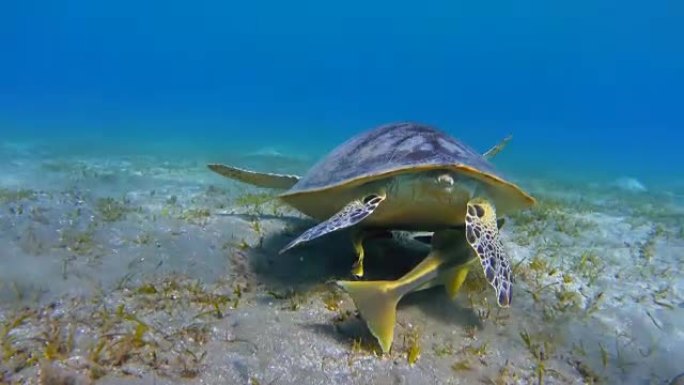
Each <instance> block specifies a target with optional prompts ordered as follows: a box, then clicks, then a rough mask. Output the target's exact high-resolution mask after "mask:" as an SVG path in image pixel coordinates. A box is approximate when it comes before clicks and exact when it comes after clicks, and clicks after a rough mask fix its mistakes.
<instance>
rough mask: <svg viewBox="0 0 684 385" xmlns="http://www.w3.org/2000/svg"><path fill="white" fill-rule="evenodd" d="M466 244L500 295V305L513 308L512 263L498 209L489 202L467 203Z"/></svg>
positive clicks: (477, 199)
mask: <svg viewBox="0 0 684 385" xmlns="http://www.w3.org/2000/svg"><path fill="white" fill-rule="evenodd" d="M501 225H503V223H501ZM466 240H467V241H468V244H469V245H470V246H471V247H472V248H473V250H474V251H475V253H476V254H477V256H478V257H479V259H480V263H481V264H482V268H483V269H484V274H485V277H486V278H487V281H488V282H489V284H490V285H491V286H492V287H493V288H494V290H495V291H496V300H497V303H498V304H499V306H501V307H508V306H510V305H511V300H512V296H513V283H512V275H513V273H512V269H511V263H510V261H509V258H508V255H507V254H506V251H505V250H504V247H503V244H502V243H501V238H500V236H499V229H498V228H497V220H496V211H495V209H494V206H493V205H492V204H491V203H490V202H488V201H487V200H485V199H482V198H474V199H472V200H470V201H469V202H468V203H467V210H466Z"/></svg>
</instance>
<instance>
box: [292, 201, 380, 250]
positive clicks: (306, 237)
mask: <svg viewBox="0 0 684 385" xmlns="http://www.w3.org/2000/svg"><path fill="white" fill-rule="evenodd" d="M383 200H385V195H376V194H371V195H368V196H366V197H364V198H363V199H359V200H355V201H352V202H351V203H349V204H347V205H346V206H344V208H342V210H340V211H339V212H338V213H337V214H335V215H333V216H332V217H330V218H329V219H328V220H327V221H324V222H321V223H319V224H317V225H316V226H314V227H312V228H310V229H308V230H306V231H305V232H304V233H302V235H300V236H299V237H297V238H296V239H295V240H293V241H292V242H290V243H289V244H288V245H287V246H285V247H284V248H283V249H282V250H280V254H282V253H284V252H286V251H287V250H289V249H291V248H293V247H295V246H297V245H298V244H300V243H304V242H309V241H311V240H313V239H316V238H318V237H320V236H323V235H325V234H328V233H332V232H333V231H337V230H341V229H345V228H348V227H351V226H354V225H355V224H357V223H359V222H361V221H362V220H364V219H365V218H366V217H368V216H369V215H371V214H373V211H375V209H376V208H377V207H378V206H379V205H380V203H381V202H382V201H383Z"/></svg>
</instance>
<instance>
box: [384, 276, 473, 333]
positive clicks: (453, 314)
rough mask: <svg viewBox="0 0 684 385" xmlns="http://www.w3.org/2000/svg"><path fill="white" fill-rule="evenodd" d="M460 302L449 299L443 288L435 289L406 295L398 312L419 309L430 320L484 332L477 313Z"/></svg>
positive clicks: (400, 303) (398, 307)
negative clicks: (474, 328)
mask: <svg viewBox="0 0 684 385" xmlns="http://www.w3.org/2000/svg"><path fill="white" fill-rule="evenodd" d="M459 302H460V301H459V300H458V299H456V300H453V301H452V300H451V299H449V297H448V296H447V295H446V293H445V291H444V288H443V287H433V288H430V289H426V290H421V291H418V292H414V293H410V294H408V295H406V296H405V297H404V298H402V300H401V301H400V302H399V305H398V306H397V311H401V310H408V309H410V308H418V309H419V310H420V311H421V312H422V313H423V314H426V315H427V316H428V317H429V318H430V319H435V320H438V321H440V323H443V324H446V325H459V326H462V327H464V328H466V327H476V328H477V329H478V330H482V329H483V328H484V324H483V323H482V320H481V318H480V317H479V316H478V315H477V313H475V311H474V310H473V309H471V308H469V307H465V306H462V305H461V304H459Z"/></svg>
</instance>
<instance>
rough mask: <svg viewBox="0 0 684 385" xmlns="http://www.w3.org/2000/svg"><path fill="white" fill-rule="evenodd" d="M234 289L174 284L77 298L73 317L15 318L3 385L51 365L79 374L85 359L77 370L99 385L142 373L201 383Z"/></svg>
mask: <svg viewBox="0 0 684 385" xmlns="http://www.w3.org/2000/svg"><path fill="white" fill-rule="evenodd" d="M226 290H227V289H226V288H220V287H214V288H211V287H207V286H206V285H203V284H201V283H200V282H197V281H192V280H188V279H185V278H182V277H167V278H165V279H163V280H159V281H154V282H146V283H143V284H141V285H140V286H137V287H132V288H123V289H120V290H119V291H118V292H117V293H114V294H115V295H113V296H108V297H107V298H108V299H107V300H105V298H104V297H101V296H96V297H95V298H93V299H92V300H89V301H86V302H81V301H79V300H76V299H73V300H71V301H70V302H69V303H68V304H64V307H66V310H64V309H62V310H60V309H57V308H56V307H55V305H54V304H51V305H46V306H43V307H40V308H36V309H28V308H27V309H20V310H16V311H14V312H13V313H8V314H10V315H7V316H6V317H5V319H3V320H2V322H1V324H0V348H1V349H2V355H1V357H0V358H1V360H0V383H15V382H16V383H21V382H22V381H23V380H25V378H23V377H22V374H23V373H26V371H27V370H29V369H31V368H34V369H35V368H37V367H38V366H39V364H40V363H41V362H44V361H47V362H48V363H57V364H60V365H64V364H66V363H71V364H70V366H71V367H73V366H74V365H73V361H74V359H77V358H78V359H77V361H78V362H79V364H78V365H77V367H76V368H75V369H76V370H77V371H78V372H79V373H81V374H83V375H84V376H85V377H87V378H90V379H92V380H96V379H98V378H101V377H103V376H106V375H126V374H129V373H130V372H131V371H132V370H136V368H142V369H144V370H147V371H151V372H154V373H156V374H158V375H160V376H165V377H169V378H194V377H196V376H198V375H199V373H200V371H201V370H202V368H203V360H204V358H205V357H206V350H205V349H204V345H205V344H206V343H207V342H208V341H209V340H210V334H211V324H212V320H217V319H221V318H223V317H224V314H225V312H227V311H229V310H230V309H233V308H235V307H237V306H238V304H239V303H240V300H241V298H242V294H243V290H244V288H243V287H240V286H237V285H235V286H233V287H232V288H230V289H229V291H228V293H225V292H224V291H226ZM110 297H114V298H115V299H113V300H111V299H110ZM169 320H172V321H171V322H169Z"/></svg>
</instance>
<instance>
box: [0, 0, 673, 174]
mask: <svg viewBox="0 0 684 385" xmlns="http://www.w3.org/2000/svg"><path fill="white" fill-rule="evenodd" d="M0 36H1V38H0V52H1V55H0V58H1V60H0V130H1V133H2V137H3V139H12V140H14V139H27V138H28V139H31V138H34V137H36V136H40V137H49V138H51V140H59V141H60V142H63V143H70V142H72V141H78V142H80V143H82V144H83V143H85V144H86V146H85V147H87V148H89V149H90V150H94V149H96V150H98V151H101V152H102V153H104V154H106V153H107V151H108V150H109V149H110V148H113V147H112V146H113V144H114V143H116V144H117V146H118V148H129V149H135V150H136V151H141V152H144V151H145V148H146V146H148V145H155V146H156V147H155V148H160V147H161V148H164V146H163V144H168V148H169V150H170V151H171V150H172V149H176V150H177V149H178V148H180V147H187V148H194V149H196V150H198V151H201V150H202V149H207V151H208V150H209V148H210V147H211V148H212V149H214V150H219V149H221V148H226V151H228V149H233V148H240V147H245V146H247V147H250V148H255V149H256V148H259V147H260V146H272V145H283V146H290V147H292V148H297V149H298V151H310V152H311V153H312V154H320V153H322V152H324V151H326V150H328V149H330V148H331V147H332V146H334V145H335V144H337V143H338V142H340V141H341V140H344V139H346V138H347V137H348V136H349V135H351V134H354V133H357V132H359V131H362V130H365V129H369V128H372V127H374V126H376V125H378V124H382V123H386V122H390V121H397V120H415V121H421V122H425V123H430V124H434V125H436V126H438V127H440V128H442V129H444V130H446V131H448V132H450V133H451V134H453V135H456V136H457V137H459V138H461V139H463V140H465V141H467V142H468V143H470V144H472V145H473V146H474V147H476V148H480V149H482V150H484V149H486V148H487V147H489V146H490V145H491V144H492V143H494V142H496V141H497V140H499V139H500V138H502V137H503V136H505V135H507V134H509V133H512V134H514V138H515V139H514V142H512V143H513V144H512V146H511V148H510V150H507V151H508V153H506V154H503V155H502V159H505V162H504V161H502V162H504V163H505V165H504V166H503V167H504V168H508V169H512V170H516V169H520V170H522V169H524V170H526V171H527V172H531V173H535V172H539V173H549V172H550V171H549V170H551V171H553V172H558V171H560V172H561V173H562V174H564V175H578V174H592V175H610V176H611V177H612V176H615V177H619V176H623V175H629V176H634V177H639V178H645V179H648V178H649V177H661V178H669V179H671V178H673V177H681V175H682V174H683V173H682V170H681V165H682V164H684V162H683V160H684V155H682V152H681V147H682V138H684V134H682V128H684V112H683V111H684V109H682V105H683V104H682V103H683V102H684V97H683V95H682V89H684V48H683V47H684V46H682V44H681V38H682V36H684V5H683V4H682V2H680V1H675V0H656V1H650V2H644V1H633V0H621V1H617V0H607V1H595V0H575V1H568V2H551V1H541V0H532V1H530V0H528V1H467V2H466V1H454V0H448V1H423V2H397V1H385V0H383V1H374V2H367V1H358V0H353V1H344V2H335V3H331V2H324V1H307V2H304V1H296V2H293V1H287V2H286V1H240V2H234V1H224V2H220V1H213V2H212V1H194V2H181V1H147V2H139V1H131V0H119V1H113V2H96V1H85V0H71V1H66V0H65V1H48V0H46V1H30V0H24V1H5V2H3V4H2V5H0Z"/></svg>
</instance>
